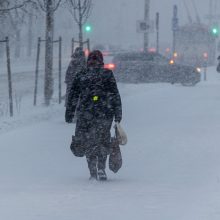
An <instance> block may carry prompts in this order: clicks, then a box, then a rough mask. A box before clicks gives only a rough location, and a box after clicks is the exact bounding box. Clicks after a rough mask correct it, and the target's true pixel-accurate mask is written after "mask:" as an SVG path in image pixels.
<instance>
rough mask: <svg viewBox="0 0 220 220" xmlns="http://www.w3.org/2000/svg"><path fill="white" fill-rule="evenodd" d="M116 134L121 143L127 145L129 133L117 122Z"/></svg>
mask: <svg viewBox="0 0 220 220" xmlns="http://www.w3.org/2000/svg"><path fill="white" fill-rule="evenodd" d="M115 134H116V138H117V140H118V143H119V145H126V144H127V142H128V138H127V135H126V133H125V131H124V129H123V128H122V126H121V125H120V124H119V123H115Z"/></svg>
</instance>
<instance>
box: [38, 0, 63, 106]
mask: <svg viewBox="0 0 220 220" xmlns="http://www.w3.org/2000/svg"><path fill="white" fill-rule="evenodd" d="M61 1H62V0H37V2H38V4H39V6H40V8H41V9H42V10H43V11H44V12H45V13H46V38H45V40H46V43H45V79H44V99H45V104H46V105H47V106H49V105H50V100H51V98H52V95H53V33H54V12H55V11H56V10H57V9H58V8H59V6H60V3H61Z"/></svg>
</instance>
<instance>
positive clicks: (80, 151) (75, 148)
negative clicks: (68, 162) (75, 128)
mask: <svg viewBox="0 0 220 220" xmlns="http://www.w3.org/2000/svg"><path fill="white" fill-rule="evenodd" d="M70 150H71V151H72V153H73V154H74V156H76V157H84V156H85V153H86V147H85V146H84V145H83V143H82V141H81V140H80V138H78V137H76V136H74V135H73V136H72V142H71V145H70Z"/></svg>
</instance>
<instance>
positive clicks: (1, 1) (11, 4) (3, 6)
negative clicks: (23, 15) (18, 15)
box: [0, 0, 33, 13]
mask: <svg viewBox="0 0 220 220" xmlns="http://www.w3.org/2000/svg"><path fill="white" fill-rule="evenodd" d="M32 2H33V1H32V0H26V1H24V0H21V1H19V0H15V1H13V0H0V13H4V12H8V11H11V10H14V9H18V8H22V7H24V6H25V5H26V4H28V3H32Z"/></svg>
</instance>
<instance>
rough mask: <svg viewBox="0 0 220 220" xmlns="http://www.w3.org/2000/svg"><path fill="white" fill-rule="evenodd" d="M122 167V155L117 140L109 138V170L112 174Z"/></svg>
mask: <svg viewBox="0 0 220 220" xmlns="http://www.w3.org/2000/svg"><path fill="white" fill-rule="evenodd" d="M121 167H122V154H121V150H120V147H119V143H118V140H117V139H116V138H115V137H113V138H111V153H110V155H109V169H110V170H111V171H113V172H114V173H117V172H118V171H119V169H120V168H121Z"/></svg>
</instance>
